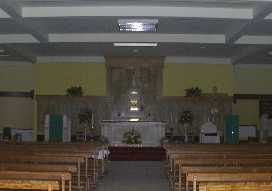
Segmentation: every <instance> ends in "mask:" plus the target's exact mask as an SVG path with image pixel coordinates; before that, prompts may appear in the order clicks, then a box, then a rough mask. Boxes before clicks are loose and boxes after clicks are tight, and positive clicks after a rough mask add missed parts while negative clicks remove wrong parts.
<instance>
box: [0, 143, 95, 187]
mask: <svg viewBox="0 0 272 191" xmlns="http://www.w3.org/2000/svg"><path fill="white" fill-rule="evenodd" d="M95 148H96V146H93V145H84V144H75V145H74V144H26V145H25V144H23V145H21V144H20V145H0V150H2V151H5V150H6V151H8V152H10V156H12V157H11V158H12V159H11V158H10V157H5V158H4V159H0V161H2V162H10V161H15V162H22V163H28V162H31V163H45V164H46V163H55V162H57V163H58V164H59V163H64V164H66V163H69V162H75V161H73V160H72V159H71V158H72V157H74V158H75V157H78V159H79V158H81V159H79V160H78V161H77V167H78V169H80V170H78V175H77V177H78V185H79V186H80V182H82V181H81V180H80V177H81V174H82V173H81V172H82V167H83V165H82V163H84V164H85V168H83V169H84V170H83V171H84V174H85V187H86V188H87V186H89V181H88V179H89V176H90V175H89V174H88V172H90V169H89V168H88V167H87V165H88V161H90V158H91V155H92V154H94V151H95ZM80 149H82V150H80ZM17 152H18V153H17ZM14 153H16V155H18V157H17V158H16V157H14ZM25 155H27V156H25ZM29 155H31V156H29ZM41 157H42V158H41ZM18 158H19V159H18ZM71 160H72V161H71ZM37 161H39V162H37ZM92 161H93V163H95V164H96V163H97V161H96V160H92ZM90 167H94V168H96V165H91V166H90ZM95 171H96V169H95V170H93V172H95ZM92 176H94V175H92Z"/></svg>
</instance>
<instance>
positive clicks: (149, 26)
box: [118, 19, 158, 32]
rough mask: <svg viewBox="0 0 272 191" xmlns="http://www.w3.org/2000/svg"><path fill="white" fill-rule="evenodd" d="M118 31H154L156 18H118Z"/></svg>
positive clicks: (156, 23) (156, 26) (156, 25)
mask: <svg viewBox="0 0 272 191" xmlns="http://www.w3.org/2000/svg"><path fill="white" fill-rule="evenodd" d="M118 26H119V31H120V32H156V31H157V28H158V19H118Z"/></svg>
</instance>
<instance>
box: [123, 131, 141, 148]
mask: <svg viewBox="0 0 272 191" xmlns="http://www.w3.org/2000/svg"><path fill="white" fill-rule="evenodd" d="M122 142H123V143H126V144H141V143H142V141H141V135H140V133H138V132H137V131H135V130H134V129H132V130H129V131H127V132H125V133H124V135H123V140H122Z"/></svg>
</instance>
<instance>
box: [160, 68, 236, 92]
mask: <svg viewBox="0 0 272 191" xmlns="http://www.w3.org/2000/svg"><path fill="white" fill-rule="evenodd" d="M196 86H198V87H199V88H201V89H202V91H203V93H210V92H212V88H213V87H214V86H216V87H217V89H218V92H220V93H228V94H229V95H232V94H233V86H234V77H233V66H232V65H226V64H218V65H216V64H165V66H164V71H163V95H164V96H180V95H184V94H185V91H184V90H185V89H187V88H191V87H196Z"/></svg>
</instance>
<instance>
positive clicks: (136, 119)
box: [129, 118, 140, 121]
mask: <svg viewBox="0 0 272 191" xmlns="http://www.w3.org/2000/svg"><path fill="white" fill-rule="evenodd" d="M129 121H140V119H139V118H130V119H129Z"/></svg>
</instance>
